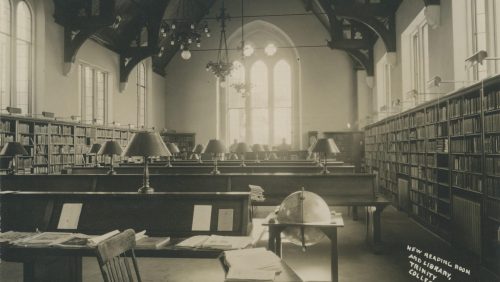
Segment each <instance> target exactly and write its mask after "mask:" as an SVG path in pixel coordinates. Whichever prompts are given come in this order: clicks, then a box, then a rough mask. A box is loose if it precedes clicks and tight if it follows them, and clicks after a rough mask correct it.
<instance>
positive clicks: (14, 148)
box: [0, 142, 29, 175]
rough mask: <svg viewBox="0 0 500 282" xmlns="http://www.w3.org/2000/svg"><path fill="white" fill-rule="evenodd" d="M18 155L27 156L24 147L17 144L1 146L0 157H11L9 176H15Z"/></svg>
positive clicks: (10, 143)
mask: <svg viewBox="0 0 500 282" xmlns="http://www.w3.org/2000/svg"><path fill="white" fill-rule="evenodd" d="M19 155H21V156H28V155H29V154H28V152H27V151H26V149H25V148H24V146H23V145H21V143H19V142H7V143H5V145H4V146H3V148H2V151H0V156H4V157H12V163H11V164H12V165H11V166H10V168H9V174H12V175H14V174H16V164H17V156H19Z"/></svg>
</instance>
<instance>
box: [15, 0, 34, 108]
mask: <svg viewBox="0 0 500 282" xmlns="http://www.w3.org/2000/svg"><path fill="white" fill-rule="evenodd" d="M16 18H17V22H16V25H17V26H16V106H17V107H18V108H21V109H22V111H23V113H30V112H31V109H30V104H31V103H30V100H31V63H32V58H31V52H32V49H31V48H32V28H31V26H32V20H31V11H30V8H29V7H28V5H27V4H26V3H25V2H19V4H18V6H17V14H16Z"/></svg>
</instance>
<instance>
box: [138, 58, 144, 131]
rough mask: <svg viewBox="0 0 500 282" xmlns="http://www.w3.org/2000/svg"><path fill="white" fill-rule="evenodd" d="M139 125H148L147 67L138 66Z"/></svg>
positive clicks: (141, 64)
mask: <svg viewBox="0 0 500 282" xmlns="http://www.w3.org/2000/svg"><path fill="white" fill-rule="evenodd" d="M137 126H138V127H144V126H146V67H145V66H144V63H140V64H139V65H138V66H137Z"/></svg>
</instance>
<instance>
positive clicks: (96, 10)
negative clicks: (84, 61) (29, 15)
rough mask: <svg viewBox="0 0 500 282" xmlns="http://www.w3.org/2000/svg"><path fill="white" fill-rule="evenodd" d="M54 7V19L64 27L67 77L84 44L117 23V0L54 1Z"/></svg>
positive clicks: (65, 71)
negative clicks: (115, 8) (102, 30)
mask: <svg viewBox="0 0 500 282" xmlns="http://www.w3.org/2000/svg"><path fill="white" fill-rule="evenodd" d="M96 2H97V3H96ZM54 5H55V12H54V19H55V21H56V22H57V23H59V24H60V25H62V26H64V69H63V73H64V74H65V75H66V74H68V73H69V72H70V71H71V66H72V64H73V63H74V62H75V58H76V54H77V53H78V50H79V49H80V47H81V46H82V45H83V43H85V41H86V40H87V39H89V38H90V37H91V36H92V35H93V34H95V33H96V32H98V31H99V30H101V29H102V28H105V27H107V26H110V25H112V24H113V22H114V21H115V16H114V7H115V0H72V1H70V0H68V1H61V0H54Z"/></svg>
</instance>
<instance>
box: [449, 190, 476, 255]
mask: <svg viewBox="0 0 500 282" xmlns="http://www.w3.org/2000/svg"><path fill="white" fill-rule="evenodd" d="M452 202H453V217H452V226H453V234H452V236H453V238H454V240H453V241H454V242H455V243H456V244H458V245H459V246H461V247H464V248H466V249H467V250H469V251H471V252H473V253H474V254H476V255H478V256H480V255H481V205H480V204H479V203H478V202H475V201H471V200H468V199H465V198H462V197H458V196H453V200H452Z"/></svg>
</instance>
